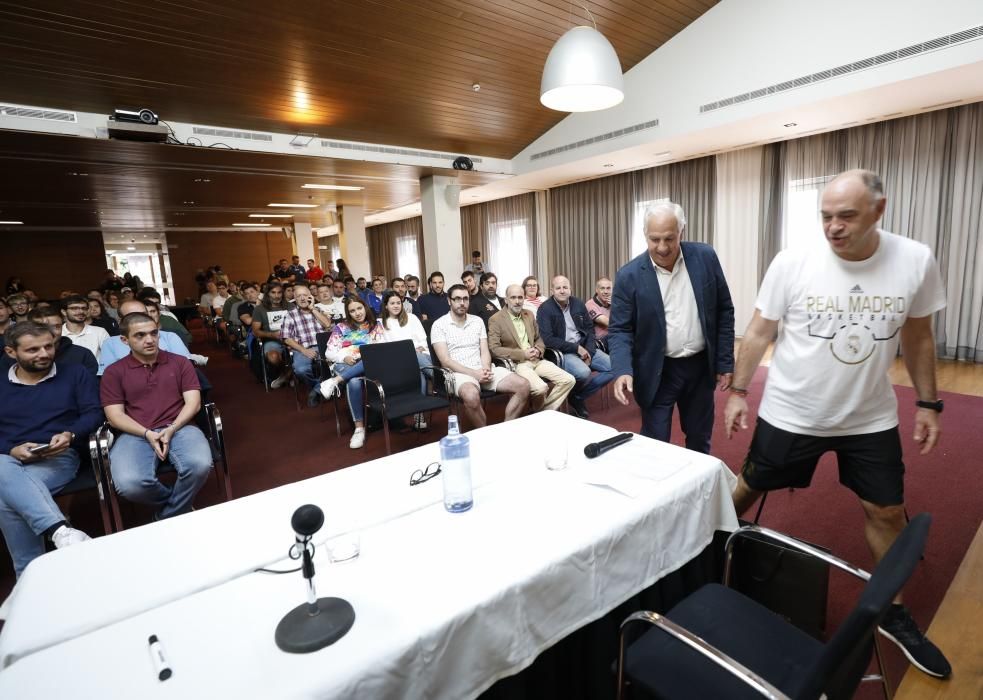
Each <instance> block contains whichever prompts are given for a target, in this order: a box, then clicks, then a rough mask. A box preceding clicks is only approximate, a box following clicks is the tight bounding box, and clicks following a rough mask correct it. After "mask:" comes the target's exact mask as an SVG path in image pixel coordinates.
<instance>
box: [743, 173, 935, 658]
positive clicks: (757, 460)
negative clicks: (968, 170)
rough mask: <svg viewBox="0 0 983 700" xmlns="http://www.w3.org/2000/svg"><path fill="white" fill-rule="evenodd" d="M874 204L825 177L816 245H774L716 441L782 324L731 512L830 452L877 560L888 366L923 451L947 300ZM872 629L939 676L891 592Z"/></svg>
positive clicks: (896, 471) (897, 488)
mask: <svg viewBox="0 0 983 700" xmlns="http://www.w3.org/2000/svg"><path fill="white" fill-rule="evenodd" d="M885 204H886V199H885V198H884V188H883V185H882V184H881V180H880V178H879V177H878V176H877V175H875V174H874V173H872V172H869V171H864V170H851V171H847V172H845V173H842V174H840V175H838V176H837V177H835V178H834V179H833V180H832V181H831V182H830V183H829V185H828V186H827V187H826V190H825V191H824V192H823V196H822V219H823V231H824V232H825V236H826V241H827V245H822V244H820V245H818V246H815V247H813V248H810V249H806V250H786V251H783V252H781V253H779V254H778V255H777V256H776V257H775V259H774V260H773V261H772V263H771V265H770V267H769V268H768V272H767V274H766V275H765V279H764V280H763V281H762V283H761V289H760V290H759V292H758V300H757V303H756V305H755V311H754V317H753V318H752V319H751V323H750V324H749V325H748V329H747V332H746V333H745V334H744V339H743V341H742V343H741V349H740V354H739V355H738V358H737V367H736V369H735V371H734V378H733V382H732V384H731V389H730V391H731V397H730V399H729V400H728V402H727V407H726V409H725V411H724V424H725V428H726V430H727V435H728V437H729V436H731V435H732V434H733V433H734V432H735V431H736V430H737V429H738V428H746V427H747V423H746V419H747V415H748V406H747V401H746V400H745V397H746V396H747V386H748V384H749V382H750V381H751V377H752V375H753V374H754V371H755V369H756V368H757V367H758V364H759V363H760V361H761V358H762V356H763V355H764V352H765V350H766V349H767V347H768V344H769V343H770V342H771V340H772V339H773V338H775V336H776V333H778V329H779V327H778V323H779V321H781V322H782V326H781V332H780V334H778V338H777V340H776V342H775V349H774V354H773V356H772V361H771V367H770V369H769V371H768V378H767V381H766V383H765V389H764V394H763V396H762V399H761V406H760V407H759V409H758V422H757V426H756V427H755V431H754V436H753V438H752V440H751V447H750V450H749V451H748V455H747V458H746V459H745V461H744V465H743V468H742V473H741V475H740V478H739V481H738V485H737V488H736V489H735V491H734V506H735V508H736V509H737V512H738V513H739V514H740V513H743V512H744V511H745V510H747V509H748V508H750V506H751V505H752V504H753V503H754V501H755V500H756V499H757V498H758V497H759V496H760V495H761V493H762V492H763V491H771V490H775V489H781V488H786V487H796V488H802V487H806V486H808V485H809V483H810V480H811V478H812V474H813V472H814V471H815V469H816V464H817V462H818V461H819V458H820V457H821V456H822V455H823V454H824V453H825V452H828V451H835V452H836V455H837V459H838V462H839V478H840V483H841V484H843V485H844V486H846V487H847V488H849V489H850V490H852V491H853V492H854V493H856V494H857V496H859V497H860V502H861V504H862V505H863V510H864V514H865V516H866V525H865V535H866V538H867V543H868V545H869V546H870V549H871V551H872V553H873V555H874V558H875V560H876V561H878V562H879V561H880V560H881V558H882V557H883V556H884V554H885V553H886V552H887V550H888V548H889V547H890V546H891V544H892V543H893V542H894V539H895V538H896V537H897V535H898V533H900V532H901V530H902V529H903V528H904V526H905V510H904V463H903V461H902V458H901V437H900V434H899V431H898V410H897V400H896V398H895V394H894V390H893V389H892V387H891V382H890V380H889V379H888V374H887V373H888V369H889V368H890V367H891V365H892V363H893V361H894V358H895V356H896V355H897V350H898V344H899V342H900V344H901V348H902V351H903V355H904V361H905V366H906V367H907V369H908V374H909V375H910V376H911V380H912V384H913V385H914V387H915V392H916V394H917V396H918V400H917V402H916V404H917V408H916V413H915V431H914V438H915V442H916V443H918V444H919V445H920V446H921V453H922V454H926V453H928V452H929V451H930V450H931V449H932V448H933V447H935V445H936V443H937V442H938V439H939V430H940V421H939V414H940V413H941V411H942V402H941V401H939V400H938V396H937V394H936V390H935V340H934V336H933V334H932V316H933V314H935V312H937V311H939V310H941V309H943V308H945V303H946V302H945V294H944V290H943V287H942V281H941V279H940V277H939V271H938V268H937V266H936V263H935V259H934V258H933V256H932V252H931V251H930V250H929V248H928V247H927V246H925V245H923V244H921V243H917V242H915V241H912V240H910V239H906V238H903V237H901V236H896V235H894V234H893V233H888V232H886V231H882V230H880V229H878V228H877V223H878V221H879V220H880V218H881V216H882V215H883V213H884V207H885ZM880 631H881V634H883V635H884V636H886V637H887V638H888V639H890V640H891V641H893V642H895V643H896V644H897V645H898V646H899V647H901V649H902V651H903V652H904V653H905V656H907V657H908V659H909V660H910V661H911V662H912V663H913V664H915V666H917V667H918V668H919V669H921V670H922V671H924V672H925V673H928V674H930V675H933V676H937V677H940V678H946V677H948V676H949V674H950V673H951V669H950V666H949V663H948V661H946V659H945V656H943V654H942V652H941V651H939V650H938V649H937V648H936V647H935V645H934V644H932V642H930V641H929V640H928V639H926V638H925V637H924V635H922V633H921V632H920V631H919V630H918V628H917V626H916V625H915V622H914V621H913V620H912V619H911V616H910V614H909V613H908V611H907V610H906V609H905V608H904V607H903V606H902V605H901V604H900V597H899V598H898V599H896V600H895V604H894V605H893V606H892V607H891V610H890V612H889V613H888V614H887V616H886V617H885V618H884V620H883V621H882V622H881V624H880Z"/></svg>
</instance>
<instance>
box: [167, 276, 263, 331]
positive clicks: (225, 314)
mask: <svg viewBox="0 0 983 700" xmlns="http://www.w3.org/2000/svg"><path fill="white" fill-rule="evenodd" d="M245 283H246V281H245V280H242V281H240V282H231V281H230V282H229V296H228V298H227V299H226V300H225V303H224V304H222V311H221V314H222V320H223V321H225V324H226V326H228V325H229V324H230V323H231V324H232V325H239V318H238V316H235V315H234V314H233V313H232V310H233V308H234V307H235V306H236V305H237V304H239V303H240V302H242V294H241V293H240V291H239V288H240V287H241V286H242V285H244V284H245ZM158 303H159V302H158Z"/></svg>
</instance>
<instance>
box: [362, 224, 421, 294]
mask: <svg viewBox="0 0 983 700" xmlns="http://www.w3.org/2000/svg"><path fill="white" fill-rule="evenodd" d="M365 236H366V238H367V239H368V244H369V266H370V267H371V270H372V275H385V276H386V277H387V278H388V279H392V278H393V277H396V276H405V275H408V274H414V275H416V276H417V277H420V278H421V279H426V276H425V275H424V272H423V271H424V270H425V269H426V261H425V260H424V255H423V217H420V216H417V217H414V218H412V219H404V220H402V221H392V222H390V223H388V224H380V225H378V226H369V227H367V228H366V229H365Z"/></svg>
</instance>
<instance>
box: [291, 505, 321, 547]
mask: <svg viewBox="0 0 983 700" xmlns="http://www.w3.org/2000/svg"><path fill="white" fill-rule="evenodd" d="M322 525H324V511H323V510H321V509H320V508H318V507H317V506H315V505H313V504H311V503H308V504H307V505H306V506H301V507H300V508H298V509H297V510H295V511H294V514H293V517H291V518H290V527H292V528H293V529H294V534H295V535H296V536H297V544H303V543H304V542H305V541H306V540H309V539H310V538H311V537H312V536H313V535H314V533H315V532H317V531H318V530H320V529H321V526H322Z"/></svg>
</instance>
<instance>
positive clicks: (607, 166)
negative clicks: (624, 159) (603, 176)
mask: <svg viewBox="0 0 983 700" xmlns="http://www.w3.org/2000/svg"><path fill="white" fill-rule="evenodd" d="M604 167H605V168H613V167H614V163H605V164H604Z"/></svg>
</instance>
